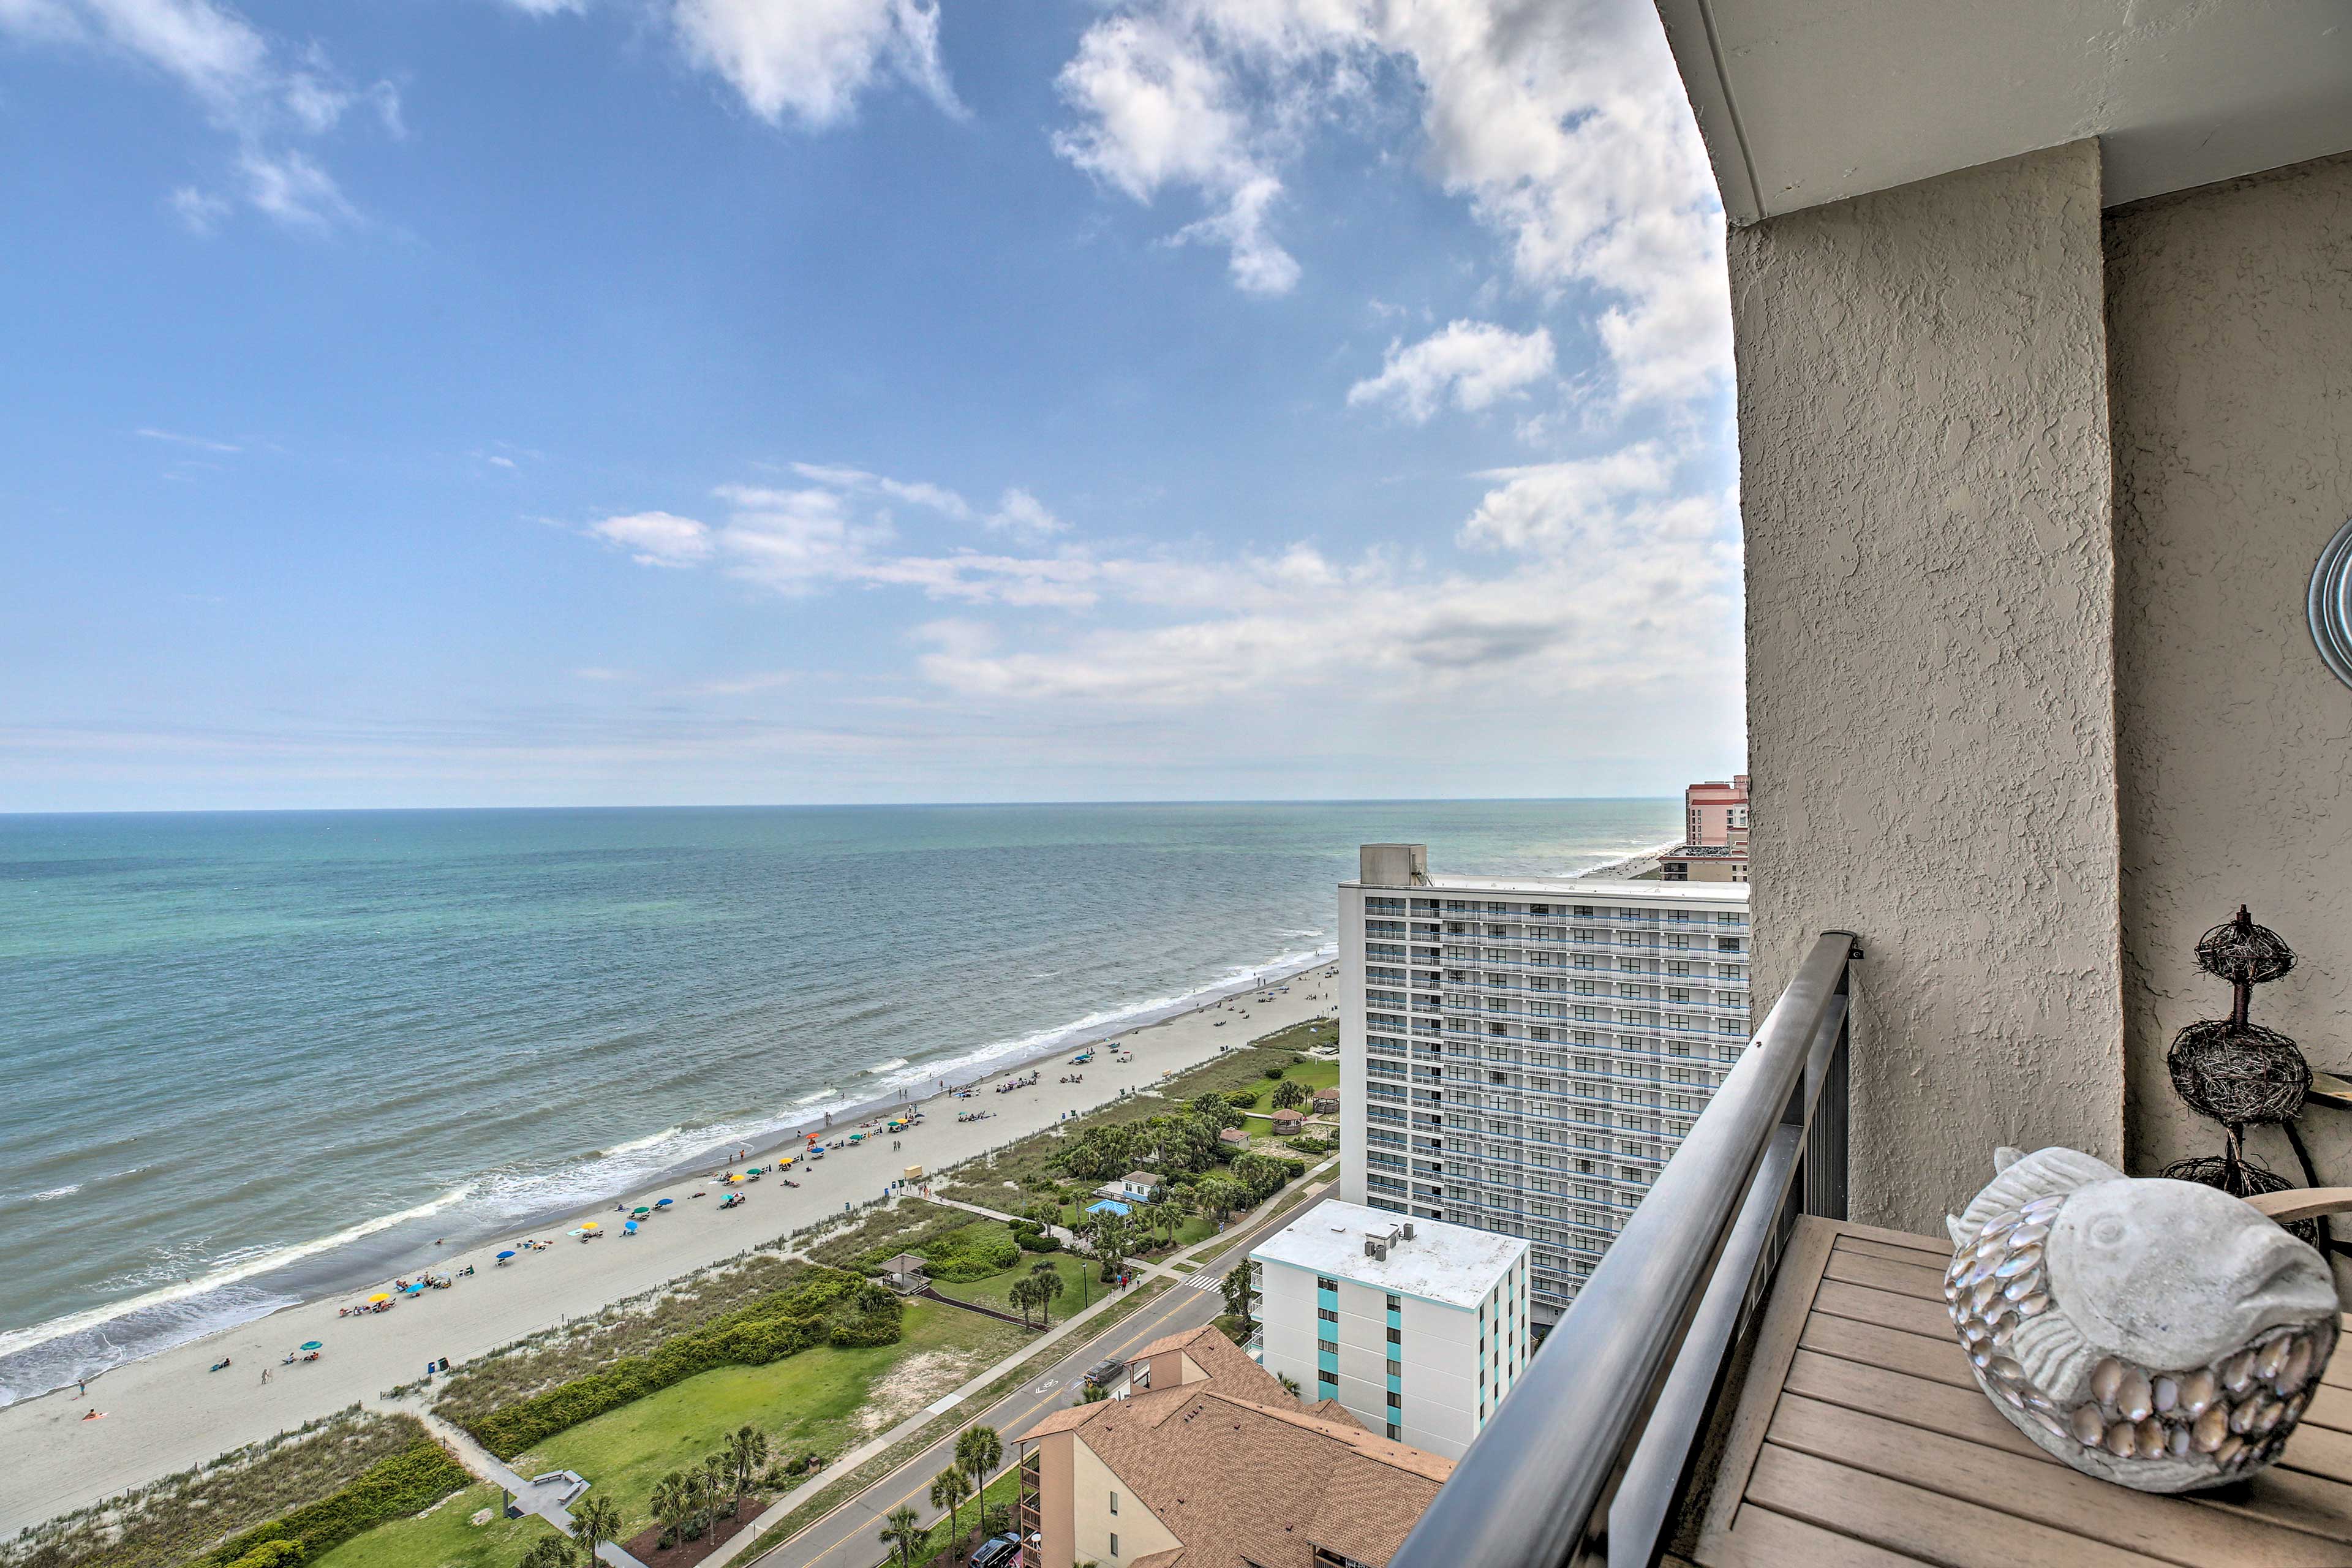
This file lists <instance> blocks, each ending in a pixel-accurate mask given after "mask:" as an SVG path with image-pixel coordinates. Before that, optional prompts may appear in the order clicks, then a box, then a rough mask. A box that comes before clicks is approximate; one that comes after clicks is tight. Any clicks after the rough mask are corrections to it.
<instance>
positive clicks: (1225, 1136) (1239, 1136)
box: [1217, 1127, 1249, 1149]
mask: <svg viewBox="0 0 2352 1568" xmlns="http://www.w3.org/2000/svg"><path fill="white" fill-rule="evenodd" d="M1217 1142H1220V1143H1223V1144H1225V1145H1227V1146H1229V1147H1231V1148H1234V1149H1245V1148H1247V1147H1248V1146H1249V1134H1248V1133H1246V1132H1244V1131H1242V1130H1241V1129H1240V1128H1238V1127H1221V1128H1219V1129H1217Z"/></svg>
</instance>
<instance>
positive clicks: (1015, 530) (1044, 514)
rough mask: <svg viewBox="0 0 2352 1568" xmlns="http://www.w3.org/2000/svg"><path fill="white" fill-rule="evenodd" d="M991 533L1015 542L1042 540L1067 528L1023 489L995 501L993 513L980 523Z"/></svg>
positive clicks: (1066, 524) (1041, 503) (1042, 503)
mask: <svg viewBox="0 0 2352 1568" xmlns="http://www.w3.org/2000/svg"><path fill="white" fill-rule="evenodd" d="M982 521H984V522H985V523H986V525H987V526H988V528H989V530H990V531H992V532H996V533H1009V534H1012V535H1013V537H1014V538H1016V539H1044V538H1045V537H1046V536H1047V535H1049V534H1055V533H1061V532H1064V531H1066V530H1067V529H1068V528H1069V526H1070V525H1069V524H1068V523H1066V522H1064V521H1062V520H1061V519H1060V518H1058V517H1055V515H1054V514H1053V513H1052V512H1050V511H1048V510H1045V502H1044V501H1041V500H1038V499H1037V498H1036V497H1035V496H1033V495H1031V494H1030V493H1029V492H1028V491H1027V490H1024V489H1009V490H1006V491H1005V492H1004V494H1003V496H1001V497H999V498H998V500H997V502H996V510H994V511H992V512H990V513H989V514H988V516H987V517H986V518H984V519H983V520H982Z"/></svg>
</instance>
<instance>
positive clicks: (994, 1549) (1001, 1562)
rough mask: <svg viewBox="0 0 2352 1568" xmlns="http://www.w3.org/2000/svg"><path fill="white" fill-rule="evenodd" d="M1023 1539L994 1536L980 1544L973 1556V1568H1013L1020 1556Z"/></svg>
mask: <svg viewBox="0 0 2352 1568" xmlns="http://www.w3.org/2000/svg"><path fill="white" fill-rule="evenodd" d="M1020 1552H1021V1538H1020V1537H1019V1536H1017V1535H992V1536H990V1537H989V1538H988V1539H987V1540H986V1541H983V1542H981V1543H980V1550H979V1551H977V1552H973V1553H972V1554H971V1568H1011V1565H1012V1563H1013V1559H1014V1558H1015V1557H1016V1556H1018V1555H1019V1554H1020Z"/></svg>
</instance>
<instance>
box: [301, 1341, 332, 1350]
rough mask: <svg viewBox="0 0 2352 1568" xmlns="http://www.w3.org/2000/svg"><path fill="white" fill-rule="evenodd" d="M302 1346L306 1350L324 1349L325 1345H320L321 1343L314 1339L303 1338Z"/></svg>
mask: <svg viewBox="0 0 2352 1568" xmlns="http://www.w3.org/2000/svg"><path fill="white" fill-rule="evenodd" d="M302 1348H303V1349H304V1350H306V1351H322V1350H325V1349H326V1348H327V1347H326V1346H324V1345H322V1344H320V1342H318V1341H316V1340H304V1341H303V1342H302Z"/></svg>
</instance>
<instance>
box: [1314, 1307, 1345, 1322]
mask: <svg viewBox="0 0 2352 1568" xmlns="http://www.w3.org/2000/svg"><path fill="white" fill-rule="evenodd" d="M1315 1315H1316V1316H1317V1317H1318V1318H1320V1319H1322V1320H1323V1321H1325V1322H1327V1323H1336V1322H1338V1321H1339V1313H1337V1312H1335V1311H1333V1310H1331V1309H1330V1308H1328V1307H1318V1308H1316V1309H1315Z"/></svg>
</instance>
